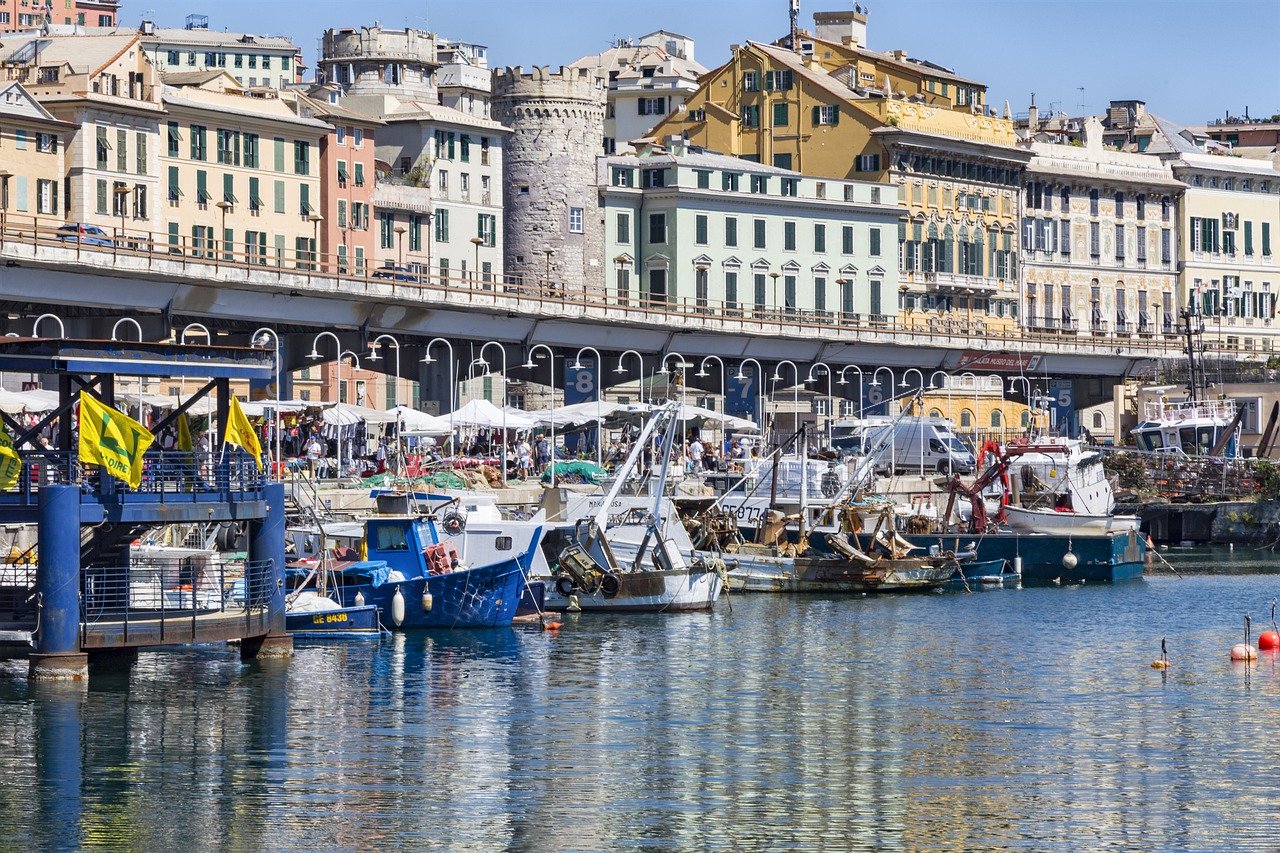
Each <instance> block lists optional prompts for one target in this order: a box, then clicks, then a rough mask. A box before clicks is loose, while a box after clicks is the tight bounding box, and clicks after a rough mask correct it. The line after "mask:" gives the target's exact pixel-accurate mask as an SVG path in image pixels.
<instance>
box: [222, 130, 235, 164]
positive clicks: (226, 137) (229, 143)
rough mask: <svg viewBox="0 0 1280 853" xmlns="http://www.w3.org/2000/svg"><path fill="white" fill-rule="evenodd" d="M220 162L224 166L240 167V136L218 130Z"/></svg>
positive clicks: (233, 132)
mask: <svg viewBox="0 0 1280 853" xmlns="http://www.w3.org/2000/svg"><path fill="white" fill-rule="evenodd" d="M217 147H218V162H219V163H221V164H222V165H224V166H238V165H240V134H239V133H238V132H236V131H231V130H223V129H222V128H218V132H217Z"/></svg>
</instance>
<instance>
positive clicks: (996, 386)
mask: <svg viewBox="0 0 1280 853" xmlns="http://www.w3.org/2000/svg"><path fill="white" fill-rule="evenodd" d="M987 390H988V391H995V392H996V393H998V394H999V395H1000V428H1001V430H1003V429H1004V380H1003V379H1001V378H1000V376H999V375H998V374H995V373H988V374H987ZM987 422H988V423H990V422H991V418H989V417H988V418H987ZM1003 437H1004V436H1003V434H1002V435H1001V438H1003Z"/></svg>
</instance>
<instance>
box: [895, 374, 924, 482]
mask: <svg viewBox="0 0 1280 853" xmlns="http://www.w3.org/2000/svg"><path fill="white" fill-rule="evenodd" d="M908 373H914V374H915V375H916V376H919V377H920V385H919V392H920V396H919V397H918V398H917V399H918V400H919V403H920V411H919V412H917V413H916V416H917V417H918V418H919V423H918V424H916V427H917V431H918V432H919V433H920V479H921V480H923V479H924V371H922V370H921V369H920V368H918V367H908V368H907V369H906V370H904V371H902V380H901V381H900V382H899V383H898V387H899V388H906V387H908V386H907V374H908Z"/></svg>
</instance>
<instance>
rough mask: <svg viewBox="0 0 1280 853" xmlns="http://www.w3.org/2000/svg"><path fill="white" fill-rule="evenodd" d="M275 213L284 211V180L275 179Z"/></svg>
mask: <svg viewBox="0 0 1280 853" xmlns="http://www.w3.org/2000/svg"><path fill="white" fill-rule="evenodd" d="M275 191H276V192H275V195H276V199H275V201H276V208H275V209H276V213H284V212H285V210H284V181H276V186H275Z"/></svg>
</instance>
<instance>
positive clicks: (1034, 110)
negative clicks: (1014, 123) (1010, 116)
mask: <svg viewBox="0 0 1280 853" xmlns="http://www.w3.org/2000/svg"><path fill="white" fill-rule="evenodd" d="M1027 129H1028V130H1030V131H1031V132H1032V133H1035V132H1036V131H1037V130H1039V129H1040V108H1039V107H1037V106H1036V93H1035V92H1032V93H1031V106H1029V107H1027Z"/></svg>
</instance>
